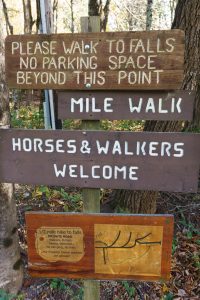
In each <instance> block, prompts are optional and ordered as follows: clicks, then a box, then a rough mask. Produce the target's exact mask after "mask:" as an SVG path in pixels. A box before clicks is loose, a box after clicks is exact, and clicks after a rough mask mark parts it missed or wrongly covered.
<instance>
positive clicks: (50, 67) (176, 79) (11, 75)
mask: <svg viewBox="0 0 200 300" xmlns="http://www.w3.org/2000/svg"><path fill="white" fill-rule="evenodd" d="M5 47H6V48H5V55H6V77H7V83H8V85H9V86H10V87H13V88H14V87H15V88H21V89H48V88H50V89H63V90H96V89H98V90H102V89H103V90H105V89H106V90H114V89H116V90H128V89H131V90H133V89H134V90H141V89H142V90H155V89H158V90H166V89H167V90H170V89H171V90H173V89H178V88H180V87H181V83H182V79H183V62H184V32H183V31H181V30H179V29H174V30H166V31H144V32H141V31H138V32H104V33H102V32H101V33H76V34H51V35H44V34H42V35H38V34H37V35H10V36H8V37H7V38H6V45H5Z"/></svg>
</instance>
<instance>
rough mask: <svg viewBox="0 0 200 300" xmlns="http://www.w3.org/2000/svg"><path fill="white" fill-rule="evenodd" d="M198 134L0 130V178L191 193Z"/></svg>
mask: <svg viewBox="0 0 200 300" xmlns="http://www.w3.org/2000/svg"><path fill="white" fill-rule="evenodd" d="M199 153H200V135H199V134H193V133H163V132H160V133H151V132H117V131H116V132H103V131H88V132H86V131H65V130H57V131H51V130H21V129H19V130H13V129H1V130H0V160H1V165H0V180H1V182H17V183H26V184H47V185H58V186H77V187H83V188H86V187H92V188H99V187H102V188H114V189H134V190H143V189H145V190H158V191H177V192H183V191H184V192H195V191H196V190H197V182H198V173H199V162H200V157H199Z"/></svg>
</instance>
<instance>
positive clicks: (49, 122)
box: [40, 0, 56, 129]
mask: <svg viewBox="0 0 200 300" xmlns="http://www.w3.org/2000/svg"><path fill="white" fill-rule="evenodd" d="M49 10H51V2H48V3H47V1H45V0H40V13H41V32H42V33H44V34H50V33H51V31H52V30H51V28H52V24H50V23H51V22H50V19H49V18H47V16H49ZM50 13H51V12H50ZM45 102H46V114H45V111H44V119H45V120H46V121H45V124H46V126H47V127H46V126H45V129H49V128H51V129H56V126H55V112H54V101H53V91H52V90H45ZM47 106H49V111H50V113H49V114H48V109H47ZM49 126H50V127H49Z"/></svg>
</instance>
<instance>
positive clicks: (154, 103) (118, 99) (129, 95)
mask: <svg viewBox="0 0 200 300" xmlns="http://www.w3.org/2000/svg"><path fill="white" fill-rule="evenodd" d="M194 97H195V93H194V92H189V91H170V92H156V91H154V92H144V91H142V92H131V91H130V92H126V91H123V92H121V91H97V92H95V91H94V92H92V91H91V92H87V91H80V92H78V91H76V92H67V91H62V92H58V93H57V98H58V101H57V105H58V119H61V120H65V119H82V120H101V119H110V120H125V119H128V120H131V119H134V120H192V117H193V102H194Z"/></svg>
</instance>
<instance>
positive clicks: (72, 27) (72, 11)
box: [70, 0, 74, 33]
mask: <svg viewBox="0 0 200 300" xmlns="http://www.w3.org/2000/svg"><path fill="white" fill-rule="evenodd" d="M70 10H71V32H72V33H74V0H70Z"/></svg>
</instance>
